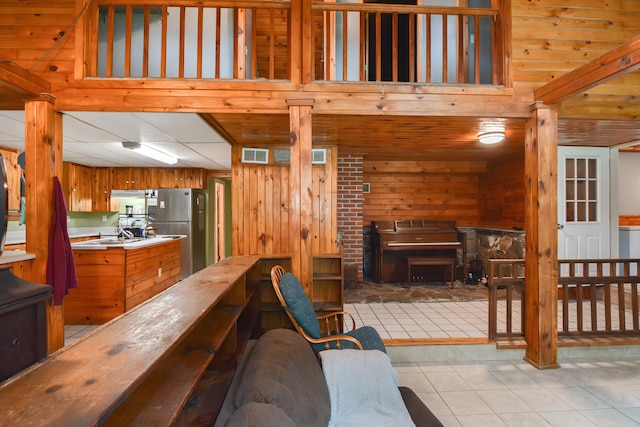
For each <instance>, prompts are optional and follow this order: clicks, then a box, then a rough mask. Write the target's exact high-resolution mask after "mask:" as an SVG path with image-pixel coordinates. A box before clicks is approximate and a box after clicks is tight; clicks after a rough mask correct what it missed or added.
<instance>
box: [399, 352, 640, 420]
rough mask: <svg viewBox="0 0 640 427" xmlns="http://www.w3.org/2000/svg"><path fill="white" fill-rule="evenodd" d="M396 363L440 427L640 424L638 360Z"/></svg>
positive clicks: (404, 381)
mask: <svg viewBox="0 0 640 427" xmlns="http://www.w3.org/2000/svg"><path fill="white" fill-rule="evenodd" d="M561 366H562V367H561V368H560V369H550V370H538V369H535V368H534V367H532V366H531V365H529V364H528V363H526V362H524V361H522V360H475V361H472V362H468V361H462V362H455V361H453V362H447V361H440V362H421V363H394V367H395V369H396V372H397V373H398V381H399V384H400V385H406V386H409V387H411V388H412V389H413V390H414V391H415V392H416V393H417V394H418V396H419V397H420V398H421V399H422V401H423V402H425V404H426V405H427V406H428V407H429V408H430V409H431V411H432V412H433V413H434V414H435V415H436V416H437V417H438V418H439V419H440V421H441V422H442V423H443V424H444V425H445V426H465V427H467V426H482V427H485V426H558V427H571V426H580V427H585V426H640V359H639V358H638V357H637V356H635V357H628V358H627V357H616V358H606V357H605V358H600V359H594V358H593V357H589V358H574V359H570V360H565V361H561Z"/></svg>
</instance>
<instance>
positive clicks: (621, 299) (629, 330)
mask: <svg viewBox="0 0 640 427" xmlns="http://www.w3.org/2000/svg"><path fill="white" fill-rule="evenodd" d="M558 266H559V270H558V271H559V276H560V277H559V278H558V336H559V337H571V338H584V337H597V336H606V337H619V336H622V337H639V336H640V311H639V305H640V296H639V294H638V284H639V283H640V260H638V259H589V260H586V259H581V260H560V261H559V262H558ZM524 283H525V277H524V260H491V261H490V262H489V338H491V339H493V340H500V339H509V340H513V339H522V338H523V337H524V323H525V319H526V307H525V299H526V295H525V289H524Z"/></svg>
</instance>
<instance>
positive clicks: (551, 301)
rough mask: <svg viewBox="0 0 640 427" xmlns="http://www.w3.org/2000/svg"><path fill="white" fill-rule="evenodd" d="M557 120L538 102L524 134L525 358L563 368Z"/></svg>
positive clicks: (532, 361) (555, 116) (540, 366)
mask: <svg viewBox="0 0 640 427" xmlns="http://www.w3.org/2000/svg"><path fill="white" fill-rule="evenodd" d="M557 153H558V116H557V112H556V111H555V110H553V109H551V108H549V107H548V106H545V105H543V104H541V103H539V104H534V106H533V111H532V115H531V119H530V120H529V121H527V125H526V134H525V199H526V204H525V206H526V208H525V229H526V230H527V238H526V251H525V277H526V278H527V280H526V284H525V295H526V298H525V307H524V310H525V313H526V322H525V325H524V329H525V330H524V336H525V339H526V341H527V349H526V353H525V360H526V361H527V362H529V363H531V364H532V365H533V366H535V367H537V368H539V369H548V368H557V367H559V365H558V362H557V360H558V313H557V312H558V302H557V301H558V293H557V285H558V230H557V226H558V207H557V200H558V178H557V176H558V175H557V170H558V154H557Z"/></svg>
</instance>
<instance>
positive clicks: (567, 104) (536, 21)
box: [511, 0, 640, 119]
mask: <svg viewBox="0 0 640 427" xmlns="http://www.w3.org/2000/svg"><path fill="white" fill-rule="evenodd" d="M511 2H512V25H513V34H512V61H511V65H512V73H513V82H514V89H516V90H517V91H529V90H532V89H535V88H537V87H539V86H541V85H543V84H545V83H548V82H550V81H552V80H553V79H554V78H556V77H558V76H561V75H562V74H565V73H567V72H569V71H571V70H574V69H576V68H578V67H579V66H581V65H583V64H584V63H586V62H588V61H591V60H592V59H594V58H597V57H598V56H600V55H602V54H604V53H606V52H608V51H609V50H611V49H613V48H614V47H616V46H618V45H620V44H622V43H623V42H625V41H627V40H629V39H630V38H632V37H634V36H636V35H637V34H639V33H640V2H638V0H580V1H567V0H535V1H532V0H511ZM588 94H589V95H588V96H580V97H576V98H577V99H569V100H567V101H564V102H563V103H562V104H561V106H560V108H559V110H558V113H559V117H560V118H568V117H589V116H590V117H597V118H599V119H605V118H607V119H619V118H622V117H623V116H632V117H635V116H636V115H637V98H638V96H640V73H637V72H636V73H632V74H628V75H626V76H624V77H622V78H619V79H615V80H614V81H612V82H610V83H607V84H604V85H600V86H598V87H596V88H595V89H592V90H590V91H589V92H588ZM634 111H635V112H634Z"/></svg>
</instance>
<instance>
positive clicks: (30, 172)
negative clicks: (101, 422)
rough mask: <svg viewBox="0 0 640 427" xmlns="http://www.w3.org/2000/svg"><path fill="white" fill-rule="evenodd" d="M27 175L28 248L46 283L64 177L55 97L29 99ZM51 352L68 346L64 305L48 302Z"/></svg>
mask: <svg viewBox="0 0 640 427" xmlns="http://www.w3.org/2000/svg"><path fill="white" fill-rule="evenodd" d="M24 113H25V117H24V118H25V179H26V182H27V186H26V206H27V207H26V209H27V212H26V228H27V231H26V237H27V245H26V249H27V252H28V253H31V254H35V256H36V259H35V260H34V264H33V268H32V270H31V280H32V281H33V282H35V283H46V280H47V257H48V254H49V230H50V228H51V217H52V213H53V177H54V176H58V177H59V178H60V180H62V114H60V113H57V112H55V111H54V110H53V104H52V102H51V100H32V101H26V102H25V107H24ZM47 339H48V353H52V352H54V351H56V350H58V349H59V348H61V347H63V346H64V306H63V305H58V306H54V305H51V303H50V304H49V305H48V306H47Z"/></svg>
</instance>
